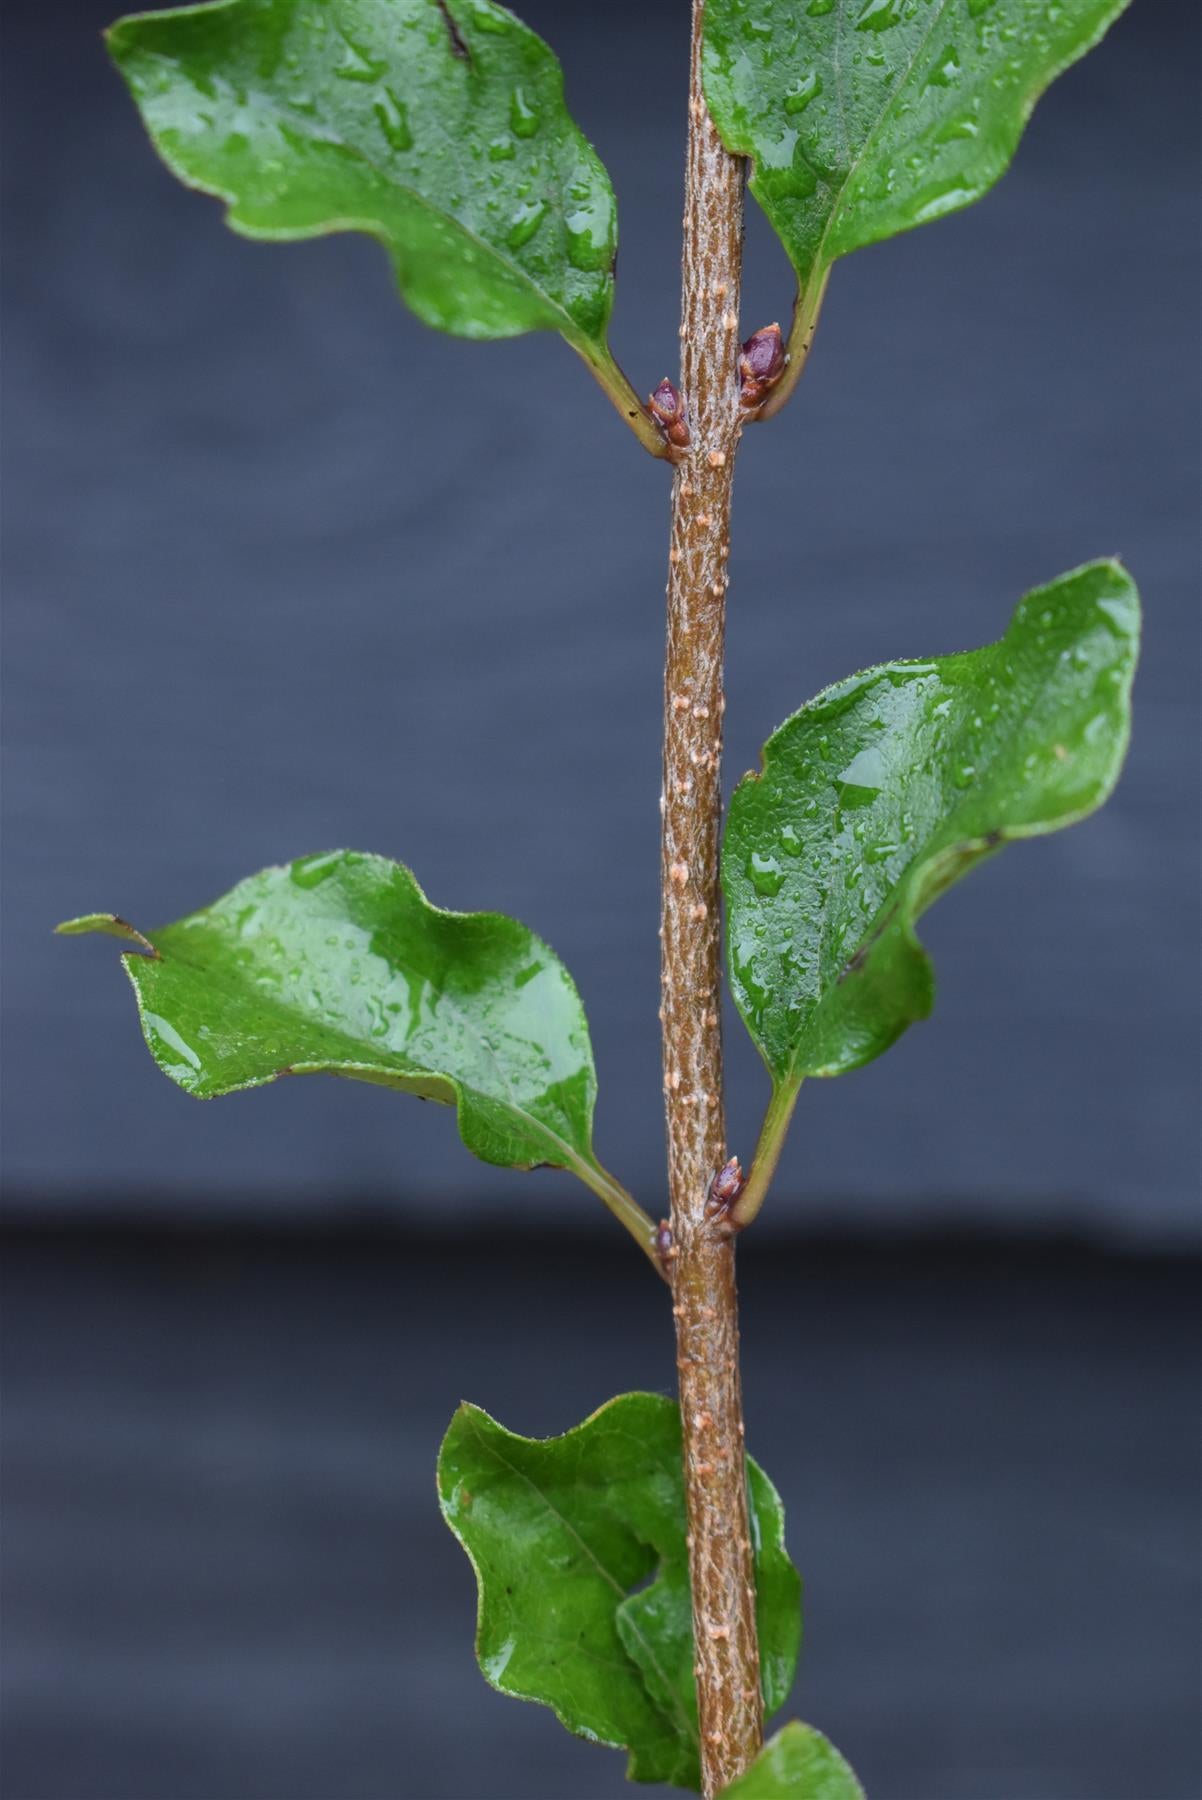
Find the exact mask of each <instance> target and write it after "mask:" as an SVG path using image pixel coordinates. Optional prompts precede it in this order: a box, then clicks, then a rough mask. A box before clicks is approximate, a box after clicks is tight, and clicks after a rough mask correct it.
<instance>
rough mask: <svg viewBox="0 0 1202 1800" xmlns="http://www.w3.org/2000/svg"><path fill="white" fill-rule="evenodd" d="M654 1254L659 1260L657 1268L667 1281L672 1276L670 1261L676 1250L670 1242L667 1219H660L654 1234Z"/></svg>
mask: <svg viewBox="0 0 1202 1800" xmlns="http://www.w3.org/2000/svg"><path fill="white" fill-rule="evenodd" d="M655 1254H656V1256H657V1257H658V1258H659V1266H660V1268H661V1269H662V1270H663V1272H664V1274H665V1275H666V1276H668V1278H669V1280H670V1279H671V1276H672V1261H673V1258H674V1257H675V1255H676V1248H675V1245H674V1244H673V1242H672V1227H671V1226H670V1225H669V1223H668V1221H667V1219H661V1220H660V1222H659V1225H658V1226H657V1227H656V1232H655Z"/></svg>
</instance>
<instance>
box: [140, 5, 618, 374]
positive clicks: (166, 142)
mask: <svg viewBox="0 0 1202 1800" xmlns="http://www.w3.org/2000/svg"><path fill="white" fill-rule="evenodd" d="M108 43H109V48H110V50H111V52H112V54H113V58H114V60H115V61H116V63H117V65H118V67H119V68H120V70H121V73H122V74H123V75H124V77H125V79H126V81H127V83H128V84H129V88H130V91H131V93H132V94H133V97H134V99H135V101H136V102H137V104H138V106H139V108H140V109H141V112H142V117H143V119H144V120H145V123H146V126H147V129H148V130H149V132H150V135H151V137H152V139H153V141H154V143H155V146H156V148H157V149H158V151H159V153H160V155H161V156H162V157H163V159H164V161H165V162H166V163H167V165H168V167H169V168H170V169H171V170H172V171H173V172H174V173H175V174H176V175H178V176H179V177H180V179H181V180H182V181H185V182H187V183H188V184H189V185H190V186H192V187H195V188H200V189H202V190H203V191H204V192H205V193H209V194H215V195H217V196H219V197H220V198H221V199H222V200H225V201H226V202H227V203H228V206H229V215H228V217H229V223H230V224H231V225H232V226H233V228H234V229H235V231H240V232H242V233H244V234H245V235H246V236H247V237H253V238H267V239H272V240H275V241H282V240H287V239H292V238H306V237H314V236H316V235H319V234H321V233H325V232H331V231H364V232H367V233H369V234H370V235H371V236H372V237H375V238H377V239H378V240H379V242H380V243H381V244H382V245H383V246H384V248H385V249H386V250H387V252H388V254H389V256H390V257H391V259H392V264H393V268H394V269H395V271H396V278H397V283H398V285H399V287H400V289H401V292H402V294H403V295H404V297H405V299H406V300H407V301H408V303H409V305H410V306H411V307H412V308H413V310H414V312H415V313H417V315H418V316H419V318H421V319H424V320H425V322H426V323H427V324H428V325H434V326H437V327H438V328H439V329H440V330H442V331H450V332H455V333H457V334H458V335H460V336H462V337H469V338H500V337H512V336H513V335H515V334H516V333H518V332H522V331H533V330H538V329H550V330H554V331H560V332H562V333H563V335H564V336H565V337H566V338H567V339H568V341H569V342H570V343H571V344H572V345H573V346H574V347H575V348H576V349H578V350H580V351H581V353H582V354H583V355H585V356H586V357H587V358H588V359H589V360H590V361H592V362H594V363H595V362H597V361H598V360H600V361H602V362H609V361H610V359H609V357H608V352H605V351H604V348H603V346H604V339H605V328H606V323H607V321H608V318H609V312H610V306H611V303H612V296H613V259H614V252H615V246H616V241H617V237H616V222H615V207H614V197H613V190H612V188H611V187H610V183H609V177H608V176H607V174H606V172H605V170H604V168H603V167H602V165H601V163H600V161H599V160H598V158H597V156H596V154H595V152H594V151H593V150H592V148H591V146H590V145H589V144H588V143H587V142H586V141H585V139H584V138H583V137H582V136H581V134H580V132H579V130H578V129H577V127H576V125H575V124H574V123H573V121H572V118H571V116H570V114H569V113H568V111H567V108H566V106H565V105H564V99H563V76H562V72H561V70H560V66H559V63H558V62H557V60H556V58H555V57H554V55H553V54H552V52H551V51H550V49H548V47H547V45H546V44H544V43H543V41H542V39H541V38H539V37H536V36H535V34H534V32H532V31H530V30H528V29H527V28H526V26H524V25H523V24H522V23H521V22H520V20H518V19H516V18H515V17H514V16H513V14H512V13H510V12H507V11H506V9H505V8H504V7H502V6H496V5H494V4H493V3H492V0H217V3H216V4H214V5H207V6H185V7H179V8H177V9H175V10H173V11H170V12H155V13H144V14H141V15H138V16H136V17H133V18H128V19H122V20H120V21H119V22H118V23H117V24H116V25H114V26H113V28H112V30H111V31H110V32H109V34H108Z"/></svg>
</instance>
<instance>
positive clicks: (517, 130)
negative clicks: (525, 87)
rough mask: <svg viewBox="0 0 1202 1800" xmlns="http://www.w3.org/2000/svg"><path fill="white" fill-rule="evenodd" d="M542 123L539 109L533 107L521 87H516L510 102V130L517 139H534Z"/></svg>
mask: <svg viewBox="0 0 1202 1800" xmlns="http://www.w3.org/2000/svg"><path fill="white" fill-rule="evenodd" d="M540 123H541V121H540V119H539V115H538V110H537V108H536V107H533V106H531V104H530V102H529V101H528V100H527V98H526V96H525V94H524V93H523V92H522V90H521V88H520V87H515V88H514V90H513V94H512V95H511V97H510V101H509V129H510V130H511V131H512V132H513V134H514V136H515V137H520V138H532V137H533V136H534V134H535V132H536V131H537V130H538V128H539V124H540Z"/></svg>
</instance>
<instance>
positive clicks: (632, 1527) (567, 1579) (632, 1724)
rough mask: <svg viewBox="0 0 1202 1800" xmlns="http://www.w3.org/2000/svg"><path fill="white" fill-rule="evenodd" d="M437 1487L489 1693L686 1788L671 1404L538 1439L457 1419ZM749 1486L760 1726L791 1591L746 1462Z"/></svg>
mask: <svg viewBox="0 0 1202 1800" xmlns="http://www.w3.org/2000/svg"><path fill="white" fill-rule="evenodd" d="M438 1486H439V1496H440V1499H441V1503H442V1510H443V1514H444V1516H445V1518H446V1520H447V1523H448V1525H449V1526H450V1527H451V1530H452V1531H453V1532H454V1534H455V1536H456V1537H457V1538H458V1539H459V1541H460V1543H461V1544H462V1545H463V1547H464V1549H465V1550H466V1552H467V1554H468V1556H469V1558H470V1559H471V1562H472V1564H473V1567H474V1568H475V1571H476V1578H477V1583H478V1587H479V1617H478V1625H477V1636H476V1651H477V1655H478V1657H479V1661H480V1667H481V1670H482V1671H483V1673H484V1675H485V1676H486V1678H487V1679H488V1680H489V1681H490V1682H491V1683H492V1685H493V1686H494V1687H496V1688H499V1689H500V1690H501V1692H503V1693H507V1694H512V1695H515V1696H516V1697H518V1698H520V1699H525V1700H537V1701H540V1702H541V1703H542V1704H544V1705H546V1706H549V1707H551V1708H552V1710H553V1711H554V1712H555V1714H556V1716H557V1717H558V1718H559V1719H560V1720H561V1721H562V1723H563V1724H564V1725H566V1726H567V1727H568V1729H569V1730H570V1731H574V1732H576V1733H577V1734H578V1735H580V1736H581V1737H587V1738H592V1739H594V1740H596V1741H598V1742H600V1743H604V1744H609V1745H613V1746H615V1747H622V1748H625V1749H627V1750H628V1751H629V1753H630V1756H629V1766H628V1774H629V1776H630V1778H631V1779H632V1780H635V1781H651V1782H654V1781H667V1782H672V1783H674V1784H675V1785H676V1786H678V1787H690V1788H696V1787H698V1786H699V1785H700V1774H699V1767H698V1756H697V1702H696V1690H695V1684H694V1679H693V1661H694V1656H693V1637H692V1622H691V1615H690V1608H689V1577H688V1554H687V1551H686V1548H685V1507H684V1490H683V1480H682V1475H681V1449H680V1410H679V1408H678V1406H677V1405H676V1404H675V1402H673V1401H671V1400H668V1399H665V1398H664V1397H663V1396H662V1395H658V1394H624V1395H622V1396H620V1397H619V1398H618V1399H616V1400H611V1401H610V1402H609V1403H608V1404H607V1405H606V1406H603V1407H602V1408H601V1409H600V1411H599V1412H596V1413H594V1414H593V1415H592V1417H591V1418H589V1419H586V1420H585V1422H584V1423H583V1424H582V1425H579V1426H577V1427H576V1428H575V1429H574V1430H572V1431H569V1432H566V1433H565V1434H564V1435H563V1436H562V1437H556V1438H546V1439H538V1438H524V1437H518V1436H516V1435H515V1434H514V1433H512V1432H509V1431H506V1430H505V1428H504V1427H503V1426H501V1425H499V1424H497V1422H496V1421H495V1420H494V1419H491V1418H489V1416H488V1414H487V1413H484V1412H481V1411H480V1410H479V1408H477V1407H474V1406H467V1405H464V1406H461V1407H460V1409H459V1411H458V1412H457V1413H456V1415H455V1417H454V1419H453V1420H452V1422H451V1426H450V1429H449V1430H448V1432H447V1436H446V1439H445V1441H444V1443H443V1446H442V1451H441V1453H440V1456H439V1463H438ZM748 1487H749V1495H750V1499H751V1513H752V1529H753V1535H754V1538H755V1542H756V1578H757V1587H758V1598H757V1614H758V1619H759V1627H760V1638H761V1648H762V1658H763V1661H762V1680H763V1687H764V1699H765V1706H766V1708H767V1710H768V1711H770V1712H771V1711H774V1710H775V1709H776V1708H777V1707H779V1706H780V1705H781V1704H782V1703H783V1701H784V1699H785V1697H786V1695H787V1693H788V1690H789V1687H790V1685H791V1683H792V1680H793V1672H794V1669H795V1666H796V1661H797V1651H798V1645H799V1641H800V1633H801V1615H800V1582H799V1580H798V1576H797V1572H796V1570H795V1569H794V1568H793V1565H792V1564H791V1563H790V1561H789V1559H788V1556H787V1554H786V1552H785V1548H784V1520H783V1514H782V1511H781V1505H780V1499H779V1497H778V1495H777V1493H776V1491H775V1489H774V1488H773V1487H772V1484H771V1483H770V1482H769V1481H768V1479H767V1477H766V1476H765V1475H764V1474H763V1473H762V1471H761V1470H760V1469H758V1468H757V1467H756V1465H755V1464H754V1463H753V1462H751V1460H750V1459H748ZM649 1578H651V1579H649ZM648 1581H649V1585H646V1586H642V1585H640V1584H642V1583H646V1582H648Z"/></svg>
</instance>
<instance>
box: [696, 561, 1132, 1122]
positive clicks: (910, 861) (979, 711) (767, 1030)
mask: <svg viewBox="0 0 1202 1800" xmlns="http://www.w3.org/2000/svg"><path fill="white" fill-rule="evenodd" d="M1138 641H1139V596H1138V594H1137V592H1136V589H1135V585H1134V583H1133V582H1132V581H1131V578H1130V577H1129V576H1128V575H1127V573H1126V571H1125V570H1124V569H1123V568H1121V567H1120V565H1119V564H1118V563H1116V562H1097V563H1090V564H1089V565H1087V566H1086V567H1085V568H1081V569H1077V570H1074V571H1073V572H1072V573H1071V574H1068V575H1062V576H1061V577H1060V579H1059V580H1058V581H1054V582H1053V583H1052V584H1051V586H1050V587H1046V588H1041V589H1039V590H1037V591H1036V592H1035V593H1032V594H1028V595H1027V597H1026V598H1025V599H1024V600H1023V601H1022V603H1021V604H1020V606H1019V608H1018V610H1017V612H1016V613H1015V615H1014V619H1013V622H1012V623H1011V626H1010V629H1009V631H1008V632H1007V633H1006V635H1005V637H1004V638H1003V639H1002V640H1001V642H1000V643H998V644H991V645H989V646H987V647H986V648H985V649H983V650H972V651H967V652H965V653H963V654H961V655H957V656H941V657H935V658H932V659H931V660H930V661H928V662H896V663H885V664H883V665H882V666H881V667H879V668H875V669H869V670H868V671H867V672H866V673H865V674H862V675H855V676H853V677H852V678H851V679H850V680H848V681H842V682H839V683H838V684H837V685H836V686H835V687H831V688H827V689H826V691H825V692H824V693H821V694H819V695H818V697H817V699H815V700H812V701H811V702H810V704H809V705H808V706H805V707H803V708H802V710H801V711H800V712H799V713H795V714H794V715H793V717H792V718H791V719H789V720H787V721H786V722H785V724H784V725H782V726H781V727H780V729H779V730H778V731H777V732H775V733H774V734H773V736H772V737H771V738H769V740H768V742H767V744H766V745H765V747H764V754H763V769H762V772H761V773H760V774H759V775H754V774H753V775H747V776H745V777H744V778H743V780H742V781H741V782H740V783H739V786H738V787H737V789H736V790H735V794H734V797H733V799H732V802H731V807H730V816H729V820H728V823H727V827H726V837H725V842H724V845H723V851H722V881H723V887H724V890H725V894H726V905H727V917H728V941H727V942H728V956H729V965H730V974H731V983H732V986H733V989H734V996H735V1000H736V1002H737V1004H738V1007H739V1011H740V1012H741V1014H742V1015H743V1019H744V1022H745V1023H746V1025H747V1028H748V1030H749V1031H750V1033H751V1035H752V1037H753V1038H754V1040H755V1042H756V1045H757V1046H758V1048H759V1051H760V1054H761V1055H762V1056H763V1058H764V1060H765V1062H766V1063H767V1065H768V1068H769V1070H770V1072H771V1074H772V1078H773V1082H774V1084H775V1086H776V1088H777V1090H778V1093H791V1092H795V1091H796V1088H797V1085H798V1084H799V1082H800V1081H801V1079H802V1077H804V1076H806V1075H840V1074H842V1073H843V1072H844V1071H845V1070H848V1069H854V1068H857V1067H858V1066H859V1065H860V1064H861V1063H865V1062H868V1061H870V1060H871V1058H873V1057H874V1056H879V1055H880V1053H881V1052H882V1051H883V1050H886V1049H887V1048H888V1047H889V1045H890V1044H891V1043H893V1041H894V1040H895V1039H896V1038H897V1037H898V1036H899V1035H900V1034H901V1032H902V1031H904V1030H905V1028H906V1026H907V1025H909V1024H910V1023H912V1021H913V1020H915V1019H921V1018H925V1016H926V1015H927V1013H928V1012H929V1011H930V1009H931V1003H932V999H933V993H934V978H933V974H932V971H931V966H930V963H929V961H928V959H927V957H926V954H925V952H924V951H923V949H922V947H921V945H920V944H919V942H918V939H917V937H916V935H915V931H914V925H915V921H916V920H917V919H918V917H919V915H920V914H921V913H922V912H923V911H924V910H925V909H926V908H927V907H928V906H929V905H930V904H931V902H932V901H933V900H935V899H936V898H937V897H938V896H939V895H940V894H941V893H943V892H944V890H945V889H946V888H948V887H950V886H951V884H952V883H953V882H954V881H957V880H959V878H960V877H961V876H962V875H965V874H967V872H968V870H969V869H971V868H973V867H974V865H975V864H976V863H978V862H980V861H982V860H983V858H985V857H987V856H990V855H992V854H993V853H994V851H996V850H997V849H999V848H1000V847H1001V846H1002V845H1003V844H1005V843H1007V842H1009V841H1010V840H1011V839H1013V838H1023V837H1034V836H1039V835H1041V834H1042V833H1044V832H1048V831H1055V830H1057V829H1058V828H1059V827H1060V826H1062V825H1070V824H1072V823H1073V822H1074V821H1075V820H1077V819H1080V818H1083V817H1084V816H1085V815H1086V814H1087V813H1090V812H1092V811H1093V810H1094V808H1095V807H1097V806H1100V805H1101V803H1102V801H1103V800H1105V798H1106V797H1107V795H1108V794H1109V793H1110V791H1111V789H1112V788H1113V787H1114V784H1115V781H1116V780H1117V778H1118V773H1119V770H1120V768H1121V766H1122V762H1123V756H1124V754H1125V751H1126V747H1127V738H1128V732H1129V725H1130V711H1129V708H1130V691H1131V682H1132V677H1133V675H1134V672H1135V662H1136V656H1137V651H1138Z"/></svg>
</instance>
